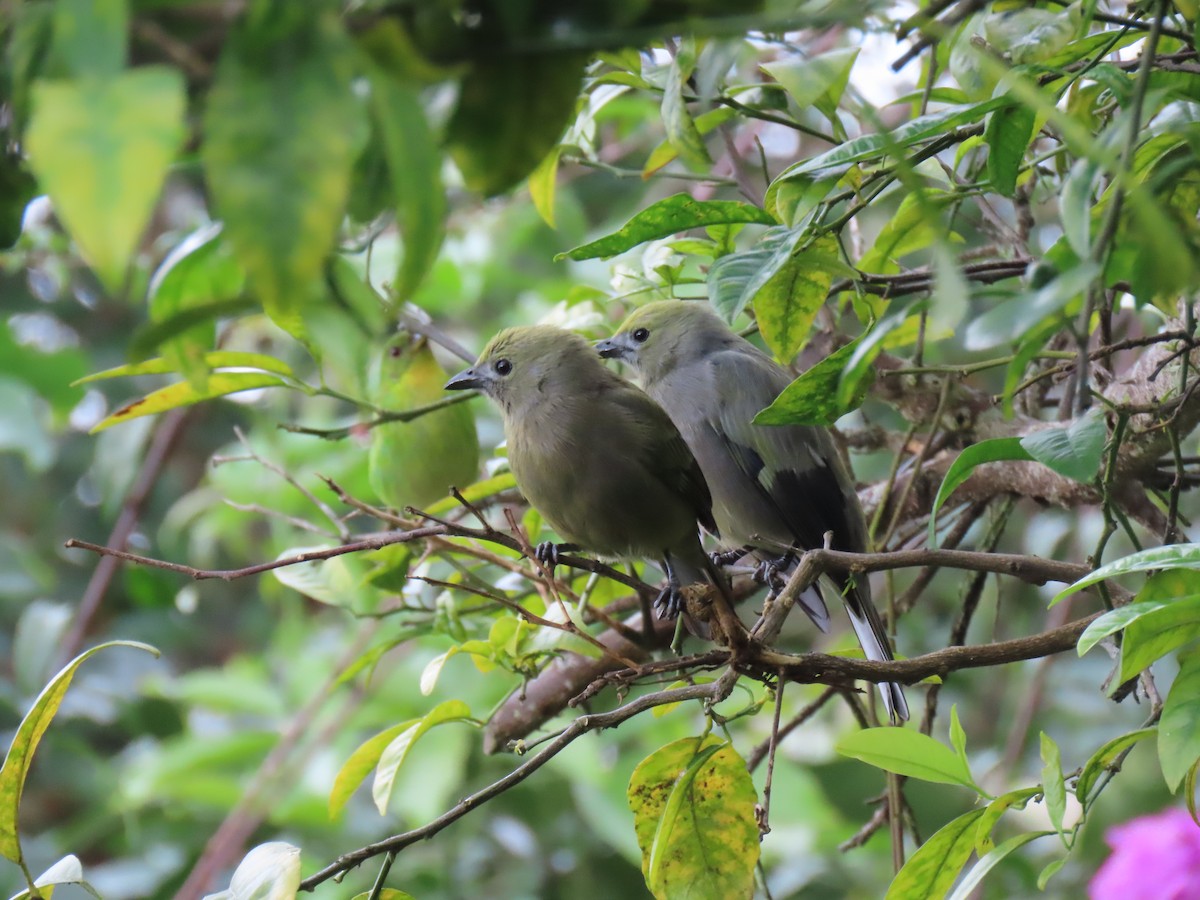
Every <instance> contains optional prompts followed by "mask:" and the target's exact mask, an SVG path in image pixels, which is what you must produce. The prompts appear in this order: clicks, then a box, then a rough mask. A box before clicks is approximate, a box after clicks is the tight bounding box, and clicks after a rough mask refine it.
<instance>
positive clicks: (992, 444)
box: [929, 437, 1033, 547]
mask: <svg viewBox="0 0 1200 900" xmlns="http://www.w3.org/2000/svg"><path fill="white" fill-rule="evenodd" d="M1009 459H1016V460H1031V459H1033V457H1032V456H1030V455H1029V451H1028V450H1026V449H1025V447H1024V446H1023V444H1022V443H1021V438H1015V437H1011V438H992V439H991V440H988V441H980V442H979V443H978V444H972V445H971V446H970V447H968V448H967V449H966V450H964V451H963V452H962V453H960V454H958V458H957V459H955V460H954V462H953V463H951V464H950V468H949V469H947V470H946V476H945V477H944V478H943V479H942V485H941V487H939V488H938V492H937V496H936V497H934V498H933V508H932V509H931V510H930V512H929V546H930V547H936V546H937V514H938V510H939V509H941V508H942V504H943V503H945V502H946V500H947V499H949V497H950V495H951V494H953V493H954V491H955V490H956V489H957V488H958V486H959V485H961V484H962V483H963V482H964V481H966V480H967V479H968V478H970V477H971V473H972V472H974V471H975V469H976V468H977V467H979V466H981V465H983V464H984V463H990V462H1000V461H1002V460H1009Z"/></svg>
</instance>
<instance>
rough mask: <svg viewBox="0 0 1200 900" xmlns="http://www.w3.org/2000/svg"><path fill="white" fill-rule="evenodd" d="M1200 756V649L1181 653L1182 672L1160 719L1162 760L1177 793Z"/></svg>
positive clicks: (1159, 751)
mask: <svg viewBox="0 0 1200 900" xmlns="http://www.w3.org/2000/svg"><path fill="white" fill-rule="evenodd" d="M1198 760H1200V652H1197V651H1195V650H1192V651H1190V652H1188V653H1186V654H1181V655H1180V660H1179V673H1178V674H1177V675H1176V676H1175V681H1174V682H1172V684H1171V690H1170V692H1169V693H1168V694H1167V699H1166V702H1165V703H1164V704H1163V710H1162V718H1161V719H1159V722H1158V761H1159V765H1161V766H1162V773H1163V778H1164V779H1165V780H1166V782H1167V787H1169V788H1170V789H1171V791H1172V793H1174V792H1175V791H1177V790H1178V789H1179V784H1180V782H1181V781H1183V779H1184V776H1186V775H1187V773H1188V770H1190V769H1191V768H1192V767H1193V766H1195V765H1196V762H1197V761H1198Z"/></svg>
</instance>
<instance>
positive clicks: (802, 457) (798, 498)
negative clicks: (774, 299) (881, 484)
mask: <svg viewBox="0 0 1200 900" xmlns="http://www.w3.org/2000/svg"><path fill="white" fill-rule="evenodd" d="M711 364H712V366H713V367H714V370H715V371H714V376H715V378H716V381H717V384H718V385H721V386H722V387H723V388H724V390H725V391H727V396H726V402H724V403H723V404H721V407H720V412H719V414H718V416H719V417H718V420H717V421H716V422H715V423H713V426H714V430H715V431H716V433H718V434H719V436H720V437H721V439H722V440H723V441H724V443H725V446H726V450H727V452H728V453H729V455H730V457H731V458H732V459H733V460H734V461H735V462H736V464H737V466H738V468H739V469H740V470H741V471H742V472H743V473H744V474H745V476H746V477H747V478H749V479H750V480H751V481H752V482H753V484H754V485H755V487H756V488H757V489H758V491H759V492H760V494H761V496H762V498H763V499H764V500H765V501H766V502H767V503H769V504H770V506H771V508H772V511H773V512H774V513H775V514H776V515H777V516H778V517H779V520H780V521H781V522H782V523H783V524H784V525H785V526H786V529H787V532H788V533H789V534H790V535H791V537H792V539H793V540H794V541H795V542H796V544H797V545H798V546H800V547H801V548H815V547H821V546H823V544H824V534H825V532H827V531H832V532H833V546H834V547H836V548H839V549H845V550H864V549H866V543H867V535H866V525H865V522H864V520H863V517H862V513H861V511H860V510H861V507H860V506H859V502H858V496H857V494H856V493H855V492H854V485H853V483H852V481H851V479H850V476H849V473H847V472H846V469H845V466H844V465H843V464H842V461H841V458H840V457H839V456H838V452H837V448H836V447H835V446H834V444H833V439H832V438H831V437H830V435H829V432H827V431H826V430H825V429H823V428H814V427H810V426H806V425H753V424H751V422H752V420H753V419H754V416H755V415H756V414H757V413H758V412H759V410H761V409H762V408H763V407H765V406H767V405H768V404H769V403H770V401H771V400H773V399H774V398H775V397H776V396H778V394H779V393H780V391H782V390H783V389H784V388H785V387H787V384H788V378H789V376H788V375H787V373H786V372H785V371H784V370H783V369H781V368H779V367H778V366H776V365H775V364H774V363H772V362H771V361H770V360H769V359H767V358H766V357H764V356H759V355H758V354H752V353H749V352H744V351H738V350H727V351H723V352H721V353H717V354H714V355H713V356H712V361H711ZM723 396H725V395H724V394H723ZM766 536H770V535H766Z"/></svg>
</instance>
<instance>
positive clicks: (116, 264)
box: [25, 66, 185, 293]
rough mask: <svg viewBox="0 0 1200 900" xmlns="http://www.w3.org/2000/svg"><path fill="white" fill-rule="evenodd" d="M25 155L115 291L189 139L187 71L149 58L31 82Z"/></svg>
mask: <svg viewBox="0 0 1200 900" xmlns="http://www.w3.org/2000/svg"><path fill="white" fill-rule="evenodd" d="M32 100H33V118H32V120H31V121H30V123H29V128H28V129H27V130H26V133H25V149H26V151H27V152H28V154H29V164H30V166H31V167H32V168H33V171H34V173H35V174H36V175H37V177H38V181H39V182H40V184H41V186H42V187H43V188H44V189H45V191H46V193H48V194H49V195H50V199H51V200H53V201H54V208H55V210H57V212H58V214H59V216H61V218H62V220H63V222H64V223H65V224H66V226H67V229H68V230H69V231H70V232H71V236H72V237H73V238H75V240H76V241H77V242H78V244H79V248H80V250H81V251H82V252H83V256H84V258H85V259H87V261H88V263H90V264H91V266H92V268H93V269H95V271H96V275H97V276H98V277H99V278H100V281H101V282H102V283H103V284H104V286H105V287H106V288H107V289H108V290H110V291H112V292H114V293H116V292H118V291H120V290H121V289H122V287H123V286H124V284H125V272H126V269H127V267H128V265H129V261H130V259H131V258H132V256H133V253H134V250H135V249H136V248H137V244H138V240H139V239H140V238H141V236H142V232H143V230H145V227H146V223H147V221H148V220H149V218H150V213H151V211H152V210H153V209H154V204H155V202H156V201H157V199H158V194H159V191H160V190H161V189H162V184H163V179H164V178H165V177H166V174H167V167H168V166H169V165H170V164H171V160H172V159H173V158H174V156H175V150H176V148H177V147H178V146H179V144H180V142H181V141H182V139H183V113H184V106H185V95H184V85H183V78H182V77H181V76H180V74H179V73H178V72H177V71H175V70H174V69H164V68H158V67H153V66H148V67H145V68H140V69H134V70H132V71H129V72H124V73H122V74H120V75H118V76H116V77H113V78H106V79H103V80H99V79H97V80H91V79H89V80H86V81H78V82H75V81H53V82H50V81H43V82H38V83H36V84H35V85H34V86H33V91H32Z"/></svg>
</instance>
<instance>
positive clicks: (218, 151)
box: [201, 0, 366, 339]
mask: <svg viewBox="0 0 1200 900" xmlns="http://www.w3.org/2000/svg"><path fill="white" fill-rule="evenodd" d="M322 7H323V8H321V9H320V10H319V11H314V10H313V9H312V8H311V7H310V5H309V4H290V3H287V2H279V0H258V2H256V3H254V4H252V8H251V11H250V12H249V13H248V14H247V15H245V16H243V17H242V19H241V20H240V24H239V25H237V26H236V27H235V28H234V29H233V30H232V32H231V33H230V35H229V38H228V40H227V41H226V43H225V48H224V50H223V51H222V55H221V60H220V62H219V63H218V65H217V70H216V76H215V81H214V83H213V86H212V88H211V90H210V91H209V93H208V105H207V110H206V112H205V116H204V133H205V141H204V145H203V146H202V148H201V157H202V159H203V162H204V171H205V176H206V178H207V180H208V187H209V191H210V193H211V194H212V198H213V204H214V206H215V209H216V212H217V215H219V216H220V217H221V218H222V219H223V220H224V222H225V234H226V236H227V237H228V239H229V241H230V243H231V245H232V246H233V249H234V252H235V254H236V255H237V257H238V259H239V260H240V261H241V263H242V265H244V266H245V267H246V271H247V273H248V275H249V277H250V287H251V289H252V290H253V291H254V292H255V293H256V294H257V295H258V297H259V298H260V299H261V301H262V304H263V308H264V309H265V310H266V311H267V314H268V315H269V316H270V317H271V318H272V320H274V322H275V323H276V324H277V325H279V326H280V327H281V328H283V329H284V330H285V331H288V332H290V333H291V334H292V335H294V336H296V337H297V338H300V339H305V338H306V329H305V326H304V321H303V309H304V307H305V305H306V304H307V303H308V302H309V301H310V300H311V299H312V298H313V297H314V296H315V292H316V287H317V284H318V277H319V275H320V274H321V271H322V268H323V266H324V264H325V259H326V257H327V256H328V254H329V252H330V251H331V250H332V249H333V246H334V243H335V241H336V238H337V231H338V226H339V225H340V224H341V219H342V213H343V210H344V208H345V206H346V198H347V195H348V193H349V189H350V176H351V171H352V169H353V166H354V160H355V158H356V157H357V156H358V153H359V150H360V148H361V147H362V144H363V141H364V140H365V138H366V117H365V114H364V109H363V104H362V102H361V101H360V99H358V96H357V95H356V93H355V91H354V90H353V85H352V81H353V78H354V75H355V65H356V50H355V47H354V44H353V43H352V42H351V41H350V39H349V37H347V35H346V34H345V31H344V30H343V26H342V22H341V19H340V17H339V16H338V15H337V14H336V13H335V12H334V11H333V10H332V9H330V8H329V6H328V4H322Z"/></svg>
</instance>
